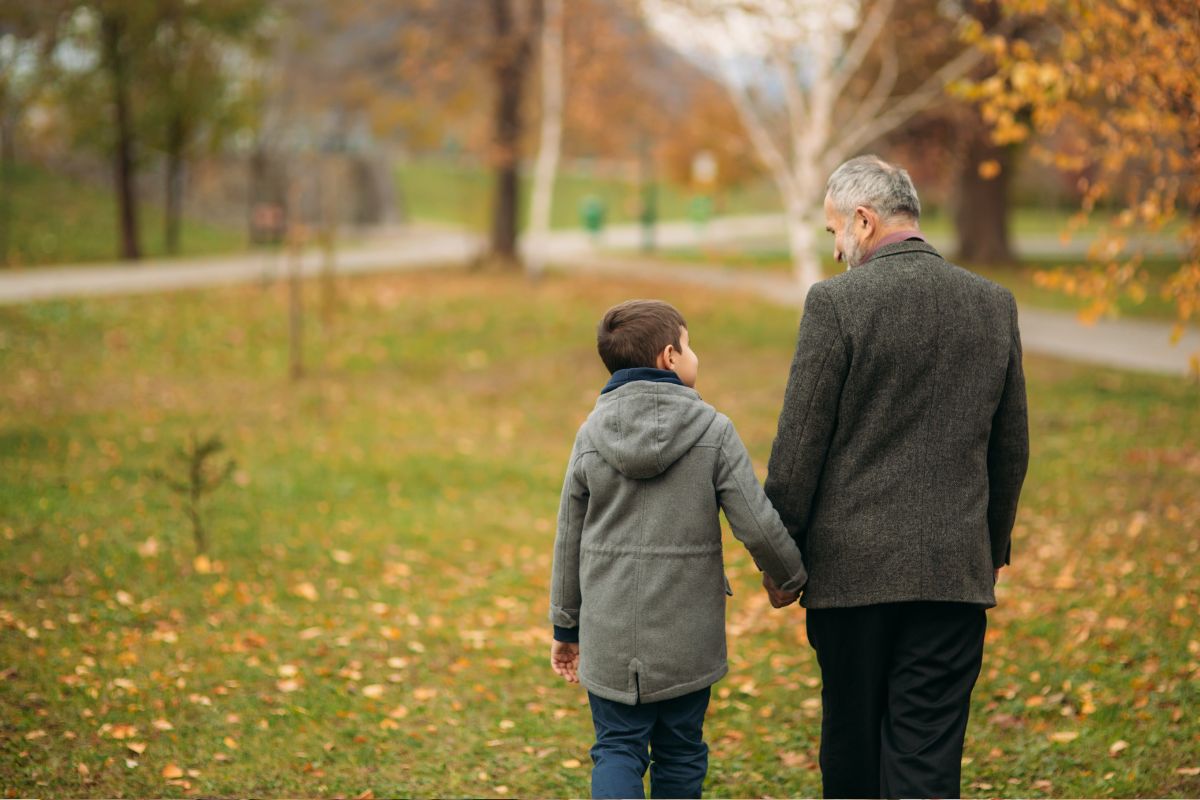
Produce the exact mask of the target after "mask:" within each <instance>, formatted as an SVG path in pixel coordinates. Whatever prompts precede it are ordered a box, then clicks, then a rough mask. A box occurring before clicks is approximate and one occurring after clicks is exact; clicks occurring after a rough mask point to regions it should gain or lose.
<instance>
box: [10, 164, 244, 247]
mask: <svg viewBox="0 0 1200 800" xmlns="http://www.w3.org/2000/svg"><path fill="white" fill-rule="evenodd" d="M11 177H12V181H13V185H12V195H11V197H12V201H11V202H12V221H11V227H10V232H9V236H10V240H9V257H8V260H9V263H10V265H11V266H14V267H21V266H33V265H40V264H62V263H74V262H85V261H114V260H116V259H117V258H118V232H117V207H116V200H115V198H114V195H113V193H112V192H111V191H109V190H107V189H106V188H105V187H102V186H91V185H87V184H82V183H79V182H77V181H74V180H70V179H68V178H66V177H63V176H61V175H56V174H54V173H51V172H48V171H46V170H44V169H41V168H38V167H34V166H30V165H26V164H18V165H17V166H16V169H15V170H14V172H13V174H12V176H11ZM140 212H141V219H140V227H141V233H142V236H141V243H142V248H143V254H144V255H145V256H146V257H154V256H161V255H164V254H165V249H164V243H163V214H162V210H161V208H160V207H159V206H157V205H156V204H155V203H152V202H143V203H142V204H141V206H140ZM181 236H182V245H183V253H182V255H207V254H210V253H229V252H236V251H238V250H244V249H245V247H246V239H245V235H244V233H243V232H242V231H240V230H235V229H229V228H224V227H220V226H215V225H208V224H204V223H199V222H196V221H194V220H189V219H187V218H185V219H184V222H183V229H182V233H181Z"/></svg>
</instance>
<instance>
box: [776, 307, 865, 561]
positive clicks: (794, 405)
mask: <svg viewBox="0 0 1200 800" xmlns="http://www.w3.org/2000/svg"><path fill="white" fill-rule="evenodd" d="M848 370H849V351H848V350H847V348H846V344H845V341H844V339H843V336H842V330H841V325H840V323H839V321H838V317H837V311H836V310H835V309H834V306H833V300H832V298H830V297H829V294H828V291H827V290H826V289H825V288H824V287H823V286H821V285H820V284H817V285H816V286H814V287H812V289H810V290H809V292H808V299H807V300H806V301H805V303H804V318H803V319H802V320H801V321H800V335H799V337H798V340H797V343H796V354H795V357H794V358H793V359H792V368H791V373H790V374H789V376H788V384H787V391H786V392H785V393H784V396H783V408H782V409H781V410H780V412H779V428H778V431H777V432H776V434H775V443H774V444H773V445H772V446H771V460H770V462H769V464H768V466H767V481H766V485H765V489H766V492H767V497H769V498H770V500H771V503H772V504H773V505H774V506H775V509H776V510H777V511H778V512H779V516H780V518H781V519H782V520H783V524H784V525H785V526H786V527H787V529H788V532H789V533H790V534H791V535H792V538H793V539H795V541H796V543H797V544H798V545H799V546H800V549H801V550H802V551H803V550H805V537H806V535H807V530H806V526H807V525H808V518H809V513H810V512H811V511H812V505H813V496H814V495H815V494H816V490H817V485H818V483H819V482H820V480H821V472H822V470H823V469H824V466H825V457H826V455H827V453H828V451H829V442H830V440H831V439H832V437H833V430H834V425H835V423H836V421H837V413H838V403H839V401H840V398H841V394H842V386H843V384H844V383H845V381H846V373H847V371H848Z"/></svg>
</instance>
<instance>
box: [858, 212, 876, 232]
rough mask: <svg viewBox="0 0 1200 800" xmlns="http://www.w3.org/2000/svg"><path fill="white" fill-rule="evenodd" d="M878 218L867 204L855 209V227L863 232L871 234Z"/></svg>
mask: <svg viewBox="0 0 1200 800" xmlns="http://www.w3.org/2000/svg"><path fill="white" fill-rule="evenodd" d="M877 223H878V219H877V218H876V216H875V212H874V211H872V210H871V209H869V208H867V207H866V206H859V207H858V208H856V209H854V227H855V228H857V229H858V230H859V231H861V232H862V233H866V234H870V233H871V232H872V231H874V230H875V228H876V225H877Z"/></svg>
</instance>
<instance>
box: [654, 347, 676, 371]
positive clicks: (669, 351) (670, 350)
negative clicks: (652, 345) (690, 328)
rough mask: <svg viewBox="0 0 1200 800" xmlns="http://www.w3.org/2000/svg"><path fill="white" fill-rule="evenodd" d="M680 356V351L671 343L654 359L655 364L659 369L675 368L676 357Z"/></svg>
mask: <svg viewBox="0 0 1200 800" xmlns="http://www.w3.org/2000/svg"><path fill="white" fill-rule="evenodd" d="M678 357H679V351H678V350H676V349H675V345H673V344H669V345H667V346H666V347H664V348H663V349H662V351H661V352H660V353H659V354H658V357H657V358H655V359H654V366H656V367H658V368H659V369H671V370H673V369H675V359H677V358H678Z"/></svg>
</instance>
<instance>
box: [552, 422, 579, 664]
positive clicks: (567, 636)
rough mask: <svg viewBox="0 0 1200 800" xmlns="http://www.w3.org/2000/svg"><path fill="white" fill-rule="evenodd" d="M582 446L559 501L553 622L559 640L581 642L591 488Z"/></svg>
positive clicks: (574, 456) (570, 465) (574, 450)
mask: <svg viewBox="0 0 1200 800" xmlns="http://www.w3.org/2000/svg"><path fill="white" fill-rule="evenodd" d="M581 451H582V447H581V440H580V438H576V440H575V446H574V447H573V448H572V449H571V458H570V461H569V462H568V464H567V475H566V478H565V479H564V480H563V488H562V498H561V500H560V501H559V504H558V533H557V534H555V537H554V564H553V566H552V568H551V571H550V623H551V624H552V625H553V626H554V638H555V639H556V640H558V641H579V638H578V629H579V606H580V603H581V602H582V596H581V594H580V590H579V544H580V539H581V537H582V535H583V519H584V516H585V515H586V514H587V505H588V488H587V481H586V478H585V476H584V473H583V469H582V463H581V462H582V452H581Z"/></svg>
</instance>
